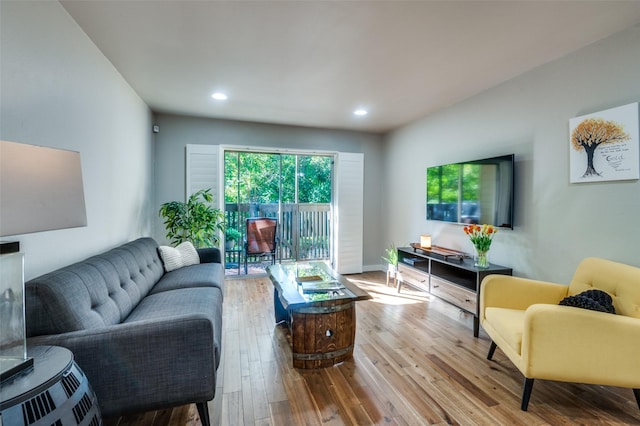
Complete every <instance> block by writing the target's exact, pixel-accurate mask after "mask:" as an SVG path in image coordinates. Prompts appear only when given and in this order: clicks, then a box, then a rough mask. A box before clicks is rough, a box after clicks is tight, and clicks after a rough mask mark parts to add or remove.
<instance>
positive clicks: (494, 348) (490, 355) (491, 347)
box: [487, 340, 498, 361]
mask: <svg viewBox="0 0 640 426" xmlns="http://www.w3.org/2000/svg"><path fill="white" fill-rule="evenodd" d="M497 347H498V345H496V344H495V342H494V341H493V340H492V341H491V346H489V353H488V354H487V359H488V360H489V361H491V358H493V353H494V352H495V351H496V348H497Z"/></svg>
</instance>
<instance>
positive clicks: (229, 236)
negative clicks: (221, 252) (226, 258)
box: [224, 228, 242, 250]
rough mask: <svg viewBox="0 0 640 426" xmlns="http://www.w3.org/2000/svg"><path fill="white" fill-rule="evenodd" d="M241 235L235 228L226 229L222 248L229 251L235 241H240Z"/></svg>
mask: <svg viewBox="0 0 640 426" xmlns="http://www.w3.org/2000/svg"><path fill="white" fill-rule="evenodd" d="M240 238H242V234H241V233H240V231H238V230H237V229H236V228H227V231H226V232H225V234H224V246H225V248H226V249H227V250H231V249H232V248H233V247H235V245H236V241H240Z"/></svg>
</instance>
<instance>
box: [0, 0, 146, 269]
mask: <svg viewBox="0 0 640 426" xmlns="http://www.w3.org/2000/svg"><path fill="white" fill-rule="evenodd" d="M0 31H1V32H0V37H1V45H0V55H1V56H0V60H1V77H0V78H1V80H0V82H1V85H0V90H1V92H0V139H2V140H8V141H14V142H22V143H28V144H33V145H41V146H49V147H54V148H62V149H68V150H74V151H79V152H80V157H81V160H82V171H83V180H84V191H85V202H86V208H87V221H88V226H87V227H84V228H76V229H70V230H58V231H49V232H40V233H35V234H28V235H19V236H15V237H5V238H3V239H4V240H17V241H20V244H21V249H22V251H23V252H24V253H25V275H26V278H27V279H29V278H33V277H35V276H38V275H40V274H43V273H45V272H48V271H51V270H53V269H56V268H58V267H60V266H64V265H67V264H69V263H72V262H73V261H76V260H81V259H83V258H85V257H88V256H89V255H92V254H95V253H98V252H101V251H103V250H106V249H108V248H111V247H113V246H116V245H118V244H120V243H123V242H125V241H128V240H131V239H134V238H137V237H139V236H141V235H149V233H150V229H151V221H152V217H153V212H152V210H151V194H152V189H151V183H152V182H151V177H152V158H153V150H152V147H153V145H152V136H151V135H152V133H151V121H152V120H151V112H150V110H149V108H148V107H147V106H146V105H145V103H144V102H143V101H142V100H141V99H140V98H139V97H138V96H137V95H136V93H135V92H134V91H133V90H132V89H131V87H130V86H129V85H128V84H127V83H126V81H125V80H124V79H123V78H122V76H121V75H120V74H119V73H118V72H117V71H116V70H115V68H114V67H113V66H112V65H111V63H110V62H109V61H108V60H107V59H106V58H105V57H104V55H102V53H101V52H100V51H99V50H98V49H97V47H96V46H95V45H94V44H93V43H92V42H91V40H90V39H89V38H88V37H87V36H86V35H85V34H84V32H83V31H82V30H81V29H80V27H79V26H78V25H77V24H76V23H75V21H73V20H72V19H71V17H70V16H69V15H68V14H67V12H66V11H65V10H64V9H63V7H62V6H61V5H60V4H59V3H58V2H51V1H47V2H8V1H2V2H1V3H0Z"/></svg>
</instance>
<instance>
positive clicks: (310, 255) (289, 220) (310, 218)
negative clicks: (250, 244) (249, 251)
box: [225, 203, 331, 265]
mask: <svg viewBox="0 0 640 426" xmlns="http://www.w3.org/2000/svg"><path fill="white" fill-rule="evenodd" d="M279 209H281V212H279ZM330 213H331V204H280V205H279V204H259V203H247V204H226V205H225V217H226V223H227V227H230V228H235V229H237V230H238V231H240V233H241V234H242V238H241V241H239V242H238V243H237V246H238V247H237V248H236V250H235V251H227V253H226V258H225V260H226V263H227V264H228V265H229V264H232V263H241V262H240V258H241V254H240V253H238V250H239V249H242V248H243V243H242V241H244V240H245V237H246V220H247V218H249V217H272V218H276V219H278V253H277V257H278V259H279V260H284V261H287V260H322V259H328V258H329V256H330V253H331V246H330V241H331V214H330Z"/></svg>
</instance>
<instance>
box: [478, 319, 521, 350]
mask: <svg viewBox="0 0 640 426" xmlns="http://www.w3.org/2000/svg"><path fill="white" fill-rule="evenodd" d="M525 312H526V311H522V310H518V309H505V308H487V310H486V311H485V318H486V319H487V322H488V323H490V324H491V325H492V327H493V328H494V330H495V333H497V334H498V335H499V336H500V338H501V340H502V342H503V343H504V344H506V345H508V346H509V348H510V349H511V350H513V351H514V352H515V353H516V354H518V355H520V354H521V351H522V331H523V330H524V314H525Z"/></svg>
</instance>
